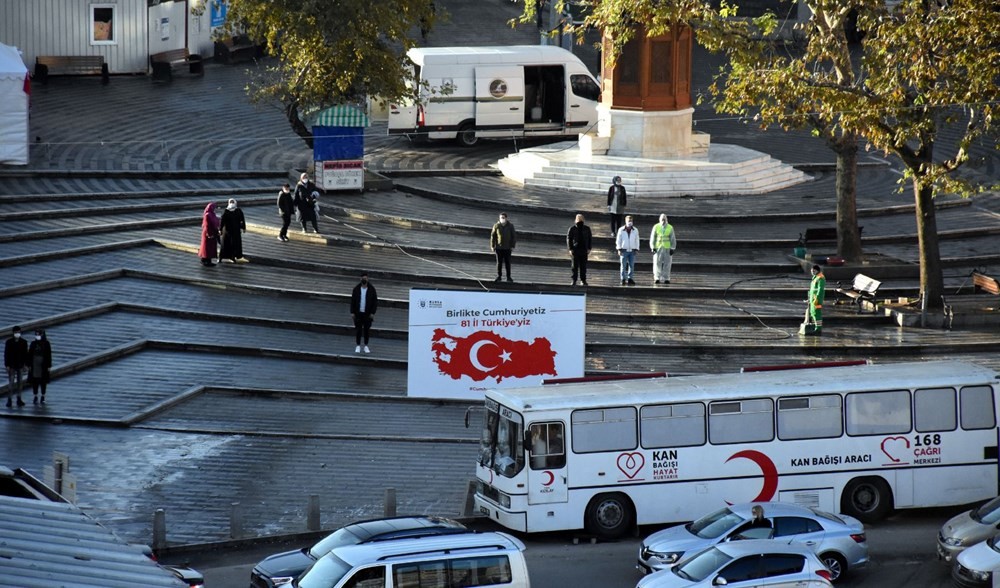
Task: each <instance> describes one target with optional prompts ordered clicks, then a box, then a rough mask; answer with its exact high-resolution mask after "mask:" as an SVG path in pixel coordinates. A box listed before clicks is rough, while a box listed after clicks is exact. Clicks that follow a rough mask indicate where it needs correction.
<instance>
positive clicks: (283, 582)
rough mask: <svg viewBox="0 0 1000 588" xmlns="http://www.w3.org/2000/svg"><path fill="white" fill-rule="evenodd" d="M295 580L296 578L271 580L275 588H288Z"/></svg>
mask: <svg viewBox="0 0 1000 588" xmlns="http://www.w3.org/2000/svg"><path fill="white" fill-rule="evenodd" d="M294 579H295V576H279V577H277V578H271V583H272V584H274V585H275V586H286V585H288V584H291V583H292V580H294Z"/></svg>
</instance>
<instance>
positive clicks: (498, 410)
mask: <svg viewBox="0 0 1000 588" xmlns="http://www.w3.org/2000/svg"><path fill="white" fill-rule="evenodd" d="M479 465H481V466H483V467H485V468H489V469H491V470H493V471H494V472H495V473H496V474H498V475H501V476H504V477H506V478H512V477H514V476H516V475H517V474H519V473H520V472H521V470H523V469H524V421H523V419H522V418H521V415H519V414H518V413H516V412H514V411H512V410H510V409H508V408H506V407H503V406H500V404H499V403H497V402H496V401H494V400H490V399H489V398H487V399H486V418H485V420H484V422H483V435H482V438H481V439H480V441H479Z"/></svg>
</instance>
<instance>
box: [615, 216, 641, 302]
mask: <svg viewBox="0 0 1000 588" xmlns="http://www.w3.org/2000/svg"><path fill="white" fill-rule="evenodd" d="M615 249H617V250H618V257H620V258H621V262H622V269H621V277H622V286H624V285H625V284H628V285H629V286H635V280H634V279H633V277H634V274H635V254H636V252H637V251H639V229H637V228H635V227H633V226H632V215H629V216H626V217H625V226H623V227H622V228H620V229H618V235H617V237H615Z"/></svg>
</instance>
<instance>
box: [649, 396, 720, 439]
mask: <svg viewBox="0 0 1000 588" xmlns="http://www.w3.org/2000/svg"><path fill="white" fill-rule="evenodd" d="M639 419H640V420H639V435H640V437H641V439H642V446H643V447H646V448H649V449H655V448H657V447H690V446H692V445H703V444H704V443H705V405H704V404H702V403H700V402H692V403H688V404H656V405H650V406H644V407H642V410H641V412H640V413H639Z"/></svg>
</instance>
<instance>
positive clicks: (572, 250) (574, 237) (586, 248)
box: [566, 214, 593, 286]
mask: <svg viewBox="0 0 1000 588" xmlns="http://www.w3.org/2000/svg"><path fill="white" fill-rule="evenodd" d="M566 247H567V248H568V249H569V254H570V255H572V256H573V266H572V267H573V285H574V286H576V278H577V275H579V277H580V281H582V282H583V285H584V286H586V285H587V256H588V255H590V250H591V248H592V247H593V235H592V234H591V232H590V227H588V226H587V225H585V224H584V222H583V215H582V214H578V215H576V223H574V224H573V226H572V227H570V228H569V232H568V233H567V234H566Z"/></svg>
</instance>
